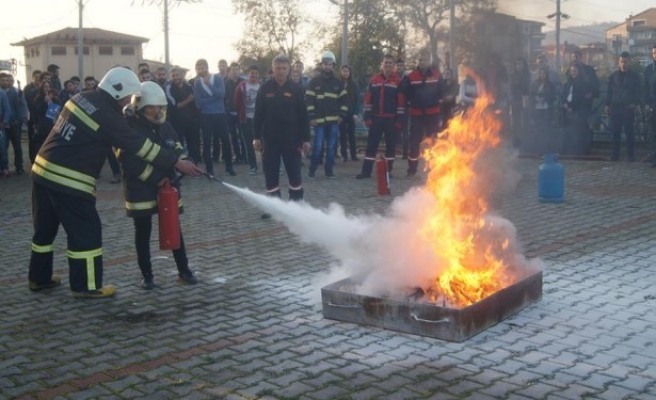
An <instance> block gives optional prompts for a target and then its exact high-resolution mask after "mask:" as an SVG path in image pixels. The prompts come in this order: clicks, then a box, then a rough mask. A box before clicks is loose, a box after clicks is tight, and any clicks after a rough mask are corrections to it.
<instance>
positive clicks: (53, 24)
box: [0, 0, 654, 79]
mask: <svg viewBox="0 0 656 400" xmlns="http://www.w3.org/2000/svg"><path fill="white" fill-rule="evenodd" d="M169 1H170V2H171V3H175V2H176V0H169ZM83 3H84V4H85V7H84V26H85V27H95V28H101V29H107V30H113V31H118V32H122V33H126V34H131V35H136V36H143V37H146V38H148V39H150V41H149V42H148V43H147V44H146V45H145V46H144V57H145V58H147V59H152V60H162V61H163V60H164V34H163V28H162V20H163V17H162V16H163V13H162V8H161V7H159V6H157V5H149V4H146V5H143V1H142V0H83ZM146 3H147V2H146ZM304 4H305V5H306V7H307V9H308V10H309V11H310V12H311V13H312V14H313V15H315V16H318V17H321V19H322V20H324V21H327V20H329V18H335V19H337V18H339V15H338V9H337V7H336V6H334V5H332V4H331V2H330V1H329V0H307V1H305V2H304ZM0 6H1V9H3V10H11V13H10V15H11V16H14V17H8V15H7V14H4V15H3V17H4V18H3V22H2V24H0V60H8V59H11V58H16V59H17V60H19V62H21V63H22V62H23V55H22V47H13V46H10V43H15V42H19V41H21V40H23V39H24V38H32V37H35V36H39V35H43V34H45V33H48V32H53V31H56V30H59V29H63V28H65V27H77V26H78V0H0ZM650 6H654V1H653V0H624V1H622V2H618V1H616V0H568V1H565V0H563V2H562V6H561V8H562V12H564V13H567V14H569V15H570V16H571V18H570V19H569V20H567V21H564V22H563V27H567V26H577V25H586V24H592V23H596V22H604V21H618V22H621V21H622V20H624V19H625V18H626V17H628V16H629V15H630V14H631V13H634V14H637V13H639V12H641V11H643V10H645V9H647V8H649V7H650ZM555 7H556V4H555V0H501V11H502V12H506V13H509V14H512V15H515V16H517V17H519V18H525V19H533V20H538V21H543V22H545V23H547V25H546V26H545V27H544V29H543V30H545V31H547V30H552V29H554V26H555V25H554V23H553V21H551V20H549V19H547V18H546V15H548V14H550V13H553V12H554V11H555ZM169 20H170V22H169V25H170V54H171V62H172V63H173V64H178V65H181V66H183V67H186V68H192V67H193V65H194V62H195V60H196V59H198V58H206V59H207V60H208V61H209V64H210V65H216V64H217V62H218V60H219V59H221V58H225V59H227V60H228V62H230V61H233V60H236V58H237V56H238V55H237V52H236V50H235V47H234V45H235V43H236V42H237V41H238V40H239V39H240V37H241V35H242V26H243V24H244V17H243V16H242V15H235V14H234V8H233V6H232V1H231V0H203V1H202V2H201V3H192V4H187V3H181V4H178V5H176V6H175V7H173V8H172V10H171V12H170V18H169ZM306 64H307V61H306ZM19 70H21V68H19ZM21 78H24V77H22V75H19V79H21Z"/></svg>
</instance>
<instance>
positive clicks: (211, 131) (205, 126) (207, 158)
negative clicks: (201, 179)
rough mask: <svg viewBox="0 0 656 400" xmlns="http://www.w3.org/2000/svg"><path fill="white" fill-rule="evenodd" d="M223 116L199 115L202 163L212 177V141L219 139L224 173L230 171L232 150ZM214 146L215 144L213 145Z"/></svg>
mask: <svg viewBox="0 0 656 400" xmlns="http://www.w3.org/2000/svg"><path fill="white" fill-rule="evenodd" d="M225 118H226V115H225V114H201V115H200V130H201V132H202V133H203V162H204V163H205V170H206V171H207V173H208V174H210V175H214V166H213V165H212V140H216V138H219V139H220V140H221V145H222V146H221V147H223V153H222V156H223V162H224V163H225V170H226V172H229V171H232V150H231V149H230V138H229V136H228V130H227V124H226V119H225ZM215 144H216V143H215Z"/></svg>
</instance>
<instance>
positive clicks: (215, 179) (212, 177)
mask: <svg viewBox="0 0 656 400" xmlns="http://www.w3.org/2000/svg"><path fill="white" fill-rule="evenodd" d="M203 175H205V176H206V177H207V178H208V179H211V180H213V181H217V182H219V183H220V184H222V185H223V183H224V182H223V181H222V180H221V179H219V178H217V177H216V176H214V175H210V174H208V173H207V172H203Z"/></svg>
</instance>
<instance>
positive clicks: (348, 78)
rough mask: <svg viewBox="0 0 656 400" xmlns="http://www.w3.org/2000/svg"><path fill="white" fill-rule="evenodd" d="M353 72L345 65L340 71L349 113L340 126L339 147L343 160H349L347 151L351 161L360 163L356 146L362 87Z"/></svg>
mask: <svg viewBox="0 0 656 400" xmlns="http://www.w3.org/2000/svg"><path fill="white" fill-rule="evenodd" d="M351 73H352V70H351V67H350V66H349V65H343V66H342V68H341V69H340V78H341V81H342V83H343V85H344V90H346V96H347V100H346V105H347V106H348V111H347V112H346V117H345V118H344V119H343V120H342V122H341V123H340V124H339V146H340V150H341V153H342V160H344V161H347V160H348V154H349V153H347V151H349V150H350V154H351V161H358V148H357V147H356V144H355V124H356V122H358V115H359V114H360V87H359V86H358V84H357V82H356V81H355V80H354V79H353V75H351Z"/></svg>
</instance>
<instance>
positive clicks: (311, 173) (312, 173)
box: [308, 171, 315, 179]
mask: <svg viewBox="0 0 656 400" xmlns="http://www.w3.org/2000/svg"><path fill="white" fill-rule="evenodd" d="M308 178H312V179H314V178H315V175H314V171H308Z"/></svg>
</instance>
